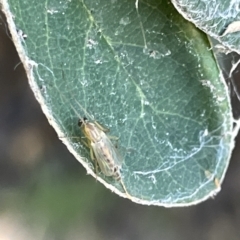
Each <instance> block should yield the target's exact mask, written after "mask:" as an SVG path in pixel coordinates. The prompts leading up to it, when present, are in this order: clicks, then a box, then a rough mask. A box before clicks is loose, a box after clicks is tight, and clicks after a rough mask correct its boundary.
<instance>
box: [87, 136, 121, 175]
mask: <svg viewBox="0 0 240 240" xmlns="http://www.w3.org/2000/svg"><path fill="white" fill-rule="evenodd" d="M91 145H92V149H93V152H94V155H95V157H96V161H97V163H98V165H99V167H100V169H101V171H102V173H103V174H104V175H106V176H114V175H115V174H116V172H115V168H116V167H120V164H119V159H118V155H117V151H116V148H115V147H114V146H113V144H112V142H111V141H110V140H109V139H108V138H107V137H105V138H103V139H101V141H99V142H97V143H92V144H91Z"/></svg>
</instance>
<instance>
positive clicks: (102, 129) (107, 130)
mask: <svg viewBox="0 0 240 240" xmlns="http://www.w3.org/2000/svg"><path fill="white" fill-rule="evenodd" d="M94 123H95V125H96V126H97V127H98V129H100V130H101V131H103V132H105V133H106V132H109V131H110V130H109V129H108V128H105V127H103V126H102V125H101V124H100V123H98V122H97V121H94Z"/></svg>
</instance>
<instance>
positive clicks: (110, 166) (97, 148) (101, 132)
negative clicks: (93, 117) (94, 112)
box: [78, 117, 121, 180]
mask: <svg viewBox="0 0 240 240" xmlns="http://www.w3.org/2000/svg"><path fill="white" fill-rule="evenodd" d="M78 125H79V127H80V128H81V130H82V133H83V134H84V136H85V137H86V139H87V142H84V144H85V145H86V146H87V147H88V148H89V149H90V157H91V159H92V160H93V161H96V163H97V164H98V165H99V167H100V169H101V171H102V173H103V174H104V175H105V176H111V177H113V178H115V179H116V180H119V179H120V178H121V176H120V172H119V169H120V168H121V160H120V159H119V158H120V156H119V154H118V153H117V150H116V147H115V146H114V145H113V143H112V142H111V140H110V139H109V137H108V136H107V135H106V132H107V131H108V130H107V129H105V128H104V127H102V126H101V125H100V124H99V123H97V122H89V121H88V120H87V118H86V117H84V118H83V119H80V120H79V122H78ZM96 168H97V166H96Z"/></svg>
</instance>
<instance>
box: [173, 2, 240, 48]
mask: <svg viewBox="0 0 240 240" xmlns="http://www.w3.org/2000/svg"><path fill="white" fill-rule="evenodd" d="M172 2H173V4H174V6H175V7H176V9H177V10H178V11H179V12H180V13H181V14H182V15H183V16H184V17H185V18H186V19H188V20H189V21H191V22H192V23H194V24H195V25H196V26H197V27H198V28H200V29H201V30H202V31H204V32H205V33H207V34H209V35H210V36H211V37H213V38H215V39H216V40H218V41H219V42H220V43H221V44H223V45H224V46H226V47H227V48H229V49H232V51H236V52H238V53H240V47H239V46H240V40H239V39H240V32H239V26H238V25H239V21H240V8H239V1H231V0H218V1H205V0H200V1H199V0H195V1H193V0H172Z"/></svg>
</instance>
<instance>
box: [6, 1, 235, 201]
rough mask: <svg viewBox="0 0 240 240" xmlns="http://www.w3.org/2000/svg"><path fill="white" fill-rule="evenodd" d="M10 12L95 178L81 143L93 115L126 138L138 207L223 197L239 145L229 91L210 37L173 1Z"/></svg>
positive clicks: (35, 4) (58, 117) (59, 4)
mask: <svg viewBox="0 0 240 240" xmlns="http://www.w3.org/2000/svg"><path fill="white" fill-rule="evenodd" d="M3 2H5V1H3ZM3 6H5V5H3ZM4 11H5V13H6V15H7V17H8V21H9V25H10V28H11V33H12V35H13V38H14V40H15V41H18V42H19V41H20V40H21V39H22V40H21V43H19V44H16V45H17V48H18V51H19V54H20V56H21V58H22V60H23V62H24V64H25V67H26V69H27V73H28V76H29V79H30V85H31V87H32V89H33V91H34V93H35V96H36V97H37V99H38V101H39V102H40V104H41V106H42V109H43V111H44V113H45V114H46V116H47V118H48V120H49V122H50V123H51V124H52V125H53V126H54V128H55V129H56V131H57V133H58V134H59V136H60V137H61V140H62V141H63V142H64V143H65V144H66V145H67V147H68V148H69V150H70V151H71V152H72V153H73V154H74V155H75V156H76V158H77V159H78V160H79V161H80V162H81V163H82V164H83V165H84V167H85V168H87V171H88V172H89V173H91V174H92V175H94V172H93V168H94V164H93V163H92V161H91V159H90V154H89V149H88V148H87V147H86V146H84V145H83V144H82V143H81V142H80V141H79V139H77V138H75V137H74V136H79V137H80V136H81V132H80V129H79V127H78V125H77V122H78V119H79V117H84V116H86V115H87V117H88V118H89V116H92V120H93V119H94V120H97V121H98V122H99V123H100V124H102V125H103V126H106V127H107V128H109V129H110V135H113V136H117V137H118V138H119V140H118V142H117V145H118V148H119V151H120V153H121V155H122V157H123V162H122V170H121V175H122V181H123V183H124V185H125V187H126V189H127V191H128V193H129V194H130V195H131V199H132V200H133V201H135V202H138V203H142V204H148V205H151V204H153V205H162V206H183V205H191V204H195V203H197V202H200V201H202V200H204V199H206V198H208V197H209V196H212V195H213V194H215V193H216V192H217V191H219V189H220V184H221V182H222V180H223V178H224V175H225V172H226V169H227V166H228V163H229V157H230V154H231V150H232V148H233V134H232V122H233V119H232V113H231V107H230V103H229V97H228V95H227V88H226V86H225V84H224V82H223V79H222V75H221V73H220V71H219V69H218V66H217V64H216V62H215V59H214V57H213V55H212V52H211V51H210V50H209V43H208V40H207V38H206V36H205V35H204V34H203V33H201V32H200V31H199V30H197V29H196V28H195V27H194V25H192V24H191V23H189V22H187V21H186V20H184V19H183V18H182V17H181V16H180V15H179V14H178V13H177V11H176V10H175V9H174V7H173V6H172V4H171V3H170V2H169V1H155V0H147V1H139V2H138V1H136V2H135V1H130V0H127V1H115V0H112V1H104V0H97V1H79V0H78V1H77V0H72V1H57V0H52V1H28V0H26V1H22V0H21V1H20V0H10V1H9V9H8V8H7V7H4ZM11 13H12V14H13V15H14V22H13V19H12V18H11ZM14 24H16V27H17V29H18V30H21V31H18V35H17V32H16V31H15V30H14ZM19 33H24V34H25V35H27V39H23V38H22V36H23V34H21V35H20V34H19ZM97 179H98V180H99V181H101V182H102V183H104V184H105V185H106V186H107V187H109V188H111V189H112V190H113V191H115V192H116V193H118V194H119V195H122V196H126V195H125V192H124V190H123V188H122V185H121V184H120V183H119V182H117V181H115V180H114V179H113V178H112V177H106V176H104V175H103V174H101V173H99V174H98V177H97Z"/></svg>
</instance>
